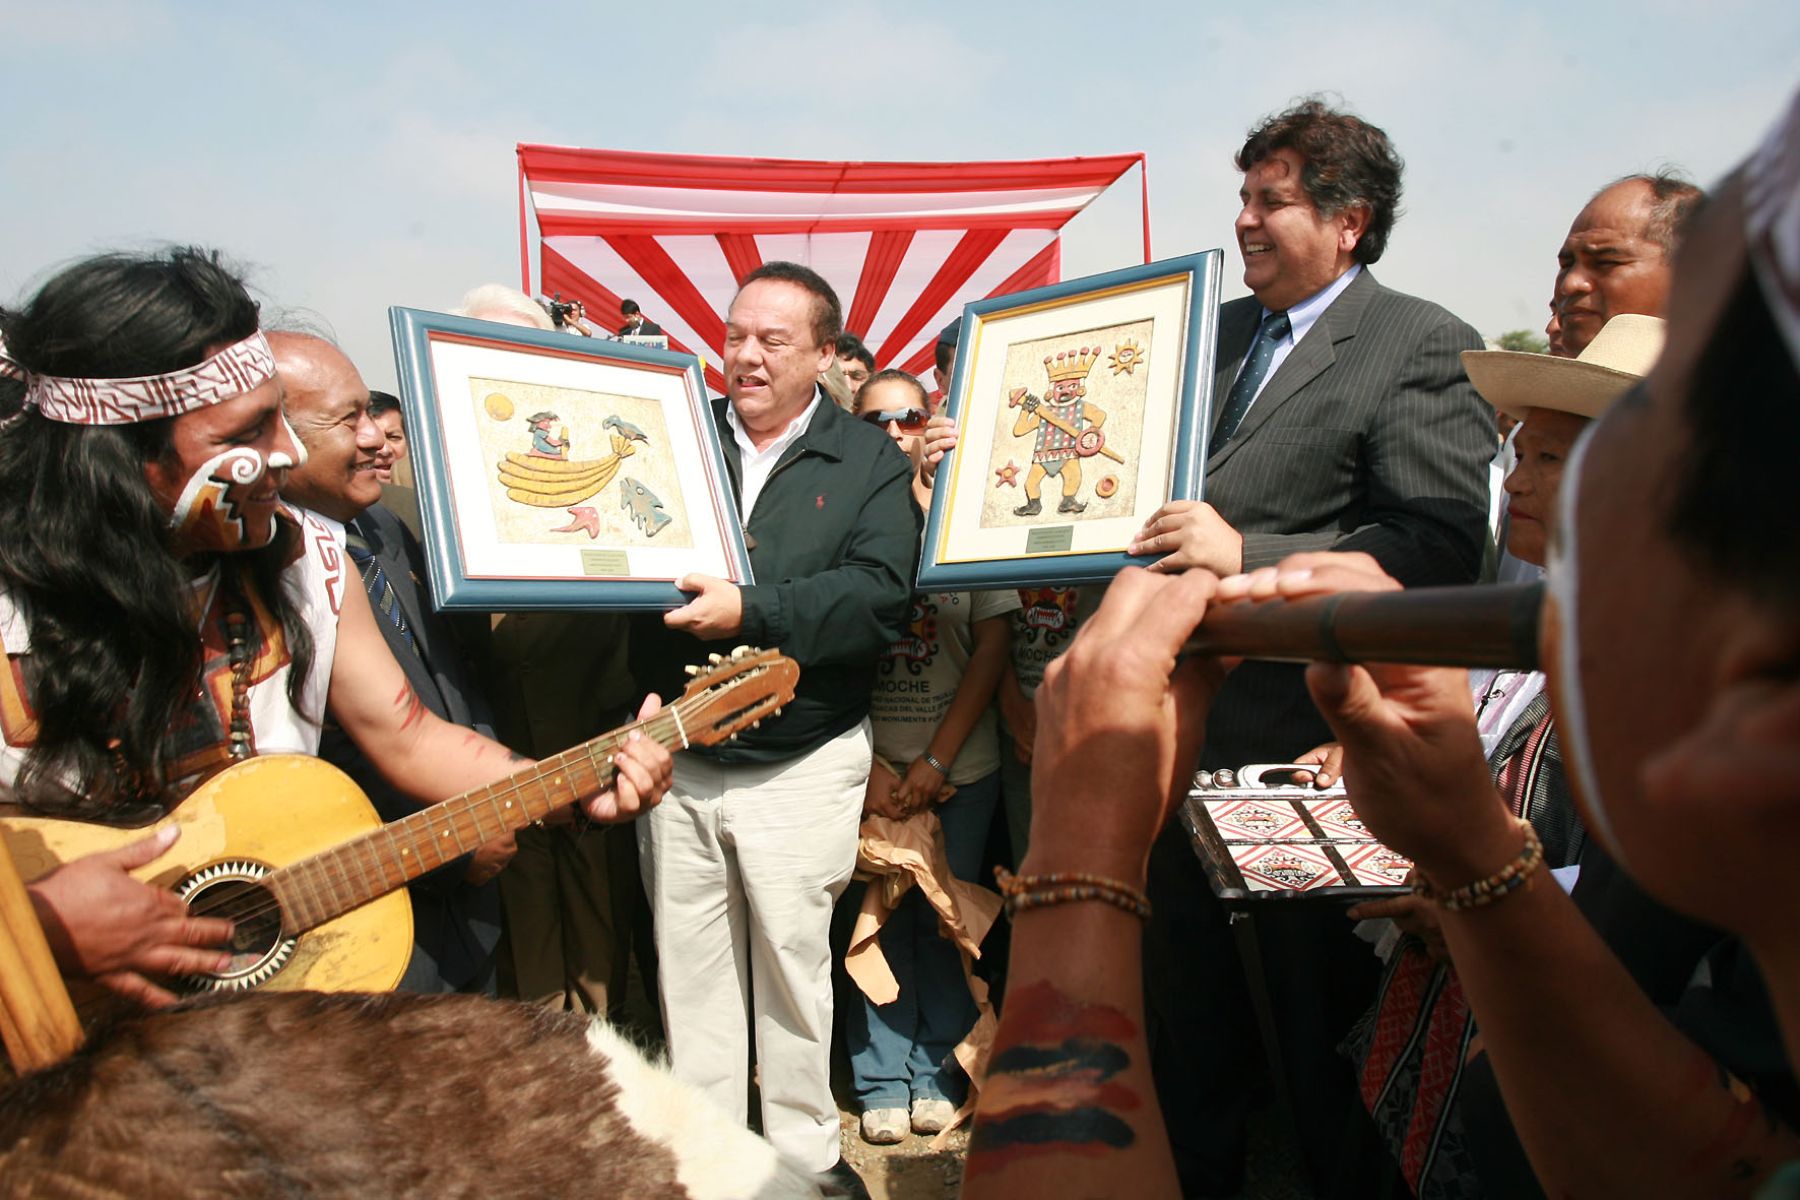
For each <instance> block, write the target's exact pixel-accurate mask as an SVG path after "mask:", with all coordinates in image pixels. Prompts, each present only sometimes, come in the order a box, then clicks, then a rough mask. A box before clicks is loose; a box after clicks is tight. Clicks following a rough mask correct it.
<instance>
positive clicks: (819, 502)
mask: <svg viewBox="0 0 1800 1200" xmlns="http://www.w3.org/2000/svg"><path fill="white" fill-rule="evenodd" d="M813 507H814V508H824V507H825V497H824V496H815V497H814V498H813Z"/></svg>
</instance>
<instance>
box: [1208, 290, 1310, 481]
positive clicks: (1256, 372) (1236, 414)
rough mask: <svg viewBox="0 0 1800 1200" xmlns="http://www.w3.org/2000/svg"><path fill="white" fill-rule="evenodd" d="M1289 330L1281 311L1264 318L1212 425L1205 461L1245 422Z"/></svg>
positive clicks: (1222, 447) (1286, 318) (1289, 325)
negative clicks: (1222, 407) (1258, 390)
mask: <svg viewBox="0 0 1800 1200" xmlns="http://www.w3.org/2000/svg"><path fill="white" fill-rule="evenodd" d="M1291 328H1293V326H1292V325H1291V324H1290V323H1289V321H1288V315H1287V314H1286V313H1284V312H1278V313H1270V314H1269V315H1268V316H1266V317H1264V318H1263V323H1262V327H1261V328H1260V329H1258V330H1257V331H1256V338H1255V340H1253V341H1252V342H1251V343H1250V353H1249V354H1248V355H1247V356H1246V357H1245V358H1244V369H1243V370H1242V371H1239V372H1238V377H1237V382H1236V383H1234V384H1232V385H1231V394H1230V395H1229V396H1227V397H1225V411H1224V412H1222V413H1220V414H1219V423H1218V424H1217V425H1215V426H1213V435H1212V442H1211V444H1209V445H1208V446H1207V447H1206V455H1207V457H1208V458H1211V457H1212V456H1213V455H1215V454H1217V453H1218V452H1219V451H1220V450H1223V449H1224V448H1225V443H1227V442H1229V441H1230V440H1231V435H1232V434H1234V433H1236V432H1237V431H1238V426H1239V425H1242V424H1243V423H1244V414H1245V413H1248V412H1249V411H1250V404H1251V402H1252V401H1253V400H1255V399H1256V389H1257V388H1259V387H1261V386H1262V381H1263V377H1264V376H1265V375H1267V374H1268V373H1269V362H1270V360H1272V359H1273V358H1274V357H1275V347H1277V346H1279V345H1281V340H1282V339H1283V338H1285V337H1286V336H1287V335H1288V330H1289V329H1291Z"/></svg>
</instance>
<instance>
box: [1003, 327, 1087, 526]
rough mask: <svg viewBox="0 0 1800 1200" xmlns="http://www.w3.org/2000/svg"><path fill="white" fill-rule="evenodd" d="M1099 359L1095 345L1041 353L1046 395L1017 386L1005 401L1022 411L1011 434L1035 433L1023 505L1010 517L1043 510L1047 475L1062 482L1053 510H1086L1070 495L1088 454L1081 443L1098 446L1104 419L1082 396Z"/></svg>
mask: <svg viewBox="0 0 1800 1200" xmlns="http://www.w3.org/2000/svg"><path fill="white" fill-rule="evenodd" d="M1099 357H1100V349H1099V347H1097V346H1096V347H1094V348H1092V349H1089V348H1088V347H1086V346H1083V347H1082V348H1081V349H1080V350H1077V351H1075V352H1073V353H1065V354H1058V355H1056V356H1055V357H1051V356H1049V355H1045V356H1044V371H1045V373H1046V374H1048V375H1049V377H1050V391H1049V394H1048V395H1047V396H1045V397H1044V398H1042V399H1039V398H1038V397H1036V396H1032V395H1028V394H1026V392H1025V389H1023V388H1018V389H1015V390H1014V391H1013V393H1012V395H1011V396H1010V397H1009V403H1011V404H1013V405H1016V406H1017V407H1019V408H1020V409H1021V410H1022V411H1021V412H1020V413H1019V419H1018V420H1017V421H1015V422H1013V436H1014V437H1025V436H1026V435H1028V434H1030V433H1031V432H1032V431H1033V430H1036V431H1037V440H1036V441H1035V442H1033V443H1032V448H1031V470H1030V471H1029V472H1027V473H1026V476H1025V503H1024V504H1022V505H1020V506H1019V507H1018V508H1015V509H1013V514H1014V515H1015V516H1020V517H1035V516H1037V515H1038V514H1039V513H1040V512H1042V511H1043V505H1042V504H1041V503H1040V502H1039V499H1038V498H1039V496H1040V494H1041V493H1042V491H1043V488H1044V480H1045V478H1046V477H1048V476H1051V475H1055V476H1058V477H1060V479H1061V481H1062V501H1061V502H1060V503H1058V504H1057V506H1056V511H1057V512H1059V513H1079V512H1083V511H1085V510H1086V509H1087V503H1086V502H1085V501H1082V500H1077V499H1076V498H1075V494H1076V493H1077V492H1079V491H1080V490H1081V460H1082V458H1084V457H1086V456H1087V455H1089V454H1092V453H1093V449H1091V448H1089V449H1087V450H1086V452H1085V453H1084V446H1087V445H1088V444H1090V443H1091V444H1092V445H1093V446H1098V445H1100V444H1101V441H1102V439H1101V435H1100V427H1101V426H1102V425H1104V424H1105V423H1106V413H1105V412H1104V411H1103V410H1101V409H1099V408H1096V407H1094V406H1093V405H1092V404H1089V403H1088V402H1087V401H1086V400H1085V399H1084V397H1085V396H1086V395H1087V375H1088V372H1089V371H1091V370H1092V369H1093V367H1094V363H1095V361H1096V360H1098V359H1099ZM1084 435H1085V441H1084Z"/></svg>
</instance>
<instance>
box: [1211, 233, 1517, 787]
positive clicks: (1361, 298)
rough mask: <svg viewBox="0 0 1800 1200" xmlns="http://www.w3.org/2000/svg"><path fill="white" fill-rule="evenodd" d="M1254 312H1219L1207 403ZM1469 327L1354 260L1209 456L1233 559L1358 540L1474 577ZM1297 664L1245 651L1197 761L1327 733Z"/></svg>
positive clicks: (1249, 758)
mask: <svg viewBox="0 0 1800 1200" xmlns="http://www.w3.org/2000/svg"><path fill="white" fill-rule="evenodd" d="M1261 317H1262V306H1261V305H1260V304H1259V303H1258V302H1257V301H1256V299H1255V298H1254V297H1245V298H1244V299H1242V300H1234V301H1232V302H1231V303H1229V304H1227V305H1225V306H1224V307H1223V308H1222V309H1221V310H1220V313H1219V349H1218V359H1217V361H1216V363H1215V366H1214V376H1213V414H1214V417H1215V419H1216V418H1217V415H1218V414H1219V413H1220V412H1221V411H1223V409H1224V402H1225V397H1226V395H1227V394H1228V393H1229V392H1230V390H1231V384H1232V382H1233V380H1235V379H1236V378H1237V373H1238V368H1239V367H1240V366H1241V365H1242V363H1243V360H1244V356H1245V354H1246V353H1247V352H1248V350H1249V346H1250V339H1251V337H1252V336H1253V335H1254V334H1255V332H1256V327H1257V324H1258V322H1259V321H1260V320H1261ZM1481 347H1482V341H1481V338H1480V335H1478V334H1477V333H1476V332H1475V330H1474V329H1473V328H1471V327H1470V326H1469V325H1468V324H1466V323H1465V322H1463V321H1461V320H1458V319H1457V318H1456V317H1454V316H1452V315H1451V314H1450V313H1449V312H1447V311H1445V310H1444V309H1443V308H1440V307H1439V306H1438V305H1436V304H1432V303H1430V302H1429V301H1426V300H1420V299H1418V298H1416V297H1413V296H1407V295H1403V294H1401V293H1399V292H1394V291H1390V290H1388V289H1387V288H1384V287H1382V286H1381V285H1380V284H1379V283H1377V282H1376V281H1375V277H1374V276H1373V275H1372V274H1370V273H1369V271H1368V270H1367V269H1366V268H1365V269H1364V270H1363V272H1362V273H1361V274H1360V275H1358V276H1357V278H1356V279H1355V280H1354V281H1352V282H1351V284H1350V286H1349V287H1347V288H1345V289H1344V293H1343V295H1341V296H1339V297H1338V298H1337V300H1335V301H1334V302H1333V303H1332V305H1331V307H1330V308H1327V309H1326V310H1325V311H1324V313H1322V314H1321V315H1320V317H1319V320H1318V323H1317V324H1316V325H1314V326H1313V328H1312V330H1311V331H1310V332H1309V333H1308V334H1307V335H1306V337H1305V338H1303V339H1301V341H1300V344H1299V345H1297V346H1295V347H1294V349H1293V350H1292V351H1291V352H1290V353H1289V354H1288V356H1287V358H1286V359H1285V360H1284V361H1283V362H1282V364H1281V366H1280V367H1279V368H1278V369H1277V370H1276V371H1275V373H1274V374H1273V375H1271V376H1270V377H1269V381H1268V382H1267V383H1266V384H1265V385H1264V387H1263V391H1262V394H1261V395H1260V396H1258V397H1257V399H1256V403H1255V404H1253V405H1252V406H1251V408H1250V411H1249V413H1248V414H1247V415H1246V416H1245V417H1244V420H1243V423H1242V424H1241V425H1239V426H1238V431H1237V434H1236V435H1235V436H1234V437H1233V438H1232V439H1231V441H1230V443H1229V444H1227V445H1226V446H1224V447H1223V448H1222V449H1220V450H1219V452H1218V453H1217V454H1214V455H1212V456H1211V457H1210V458H1209V459H1208V460H1207V463H1206V475H1205V483H1204V487H1205V492H1204V495H1205V499H1206V500H1207V501H1208V502H1209V503H1210V504H1212V506H1213V507H1214V508H1216V509H1217V510H1218V511H1219V514H1220V515H1221V516H1222V517H1224V518H1225V520H1226V521H1228V522H1230V523H1231V525H1232V527H1233V528H1235V529H1236V530H1237V531H1238V532H1239V533H1241V534H1242V535H1243V537H1244V569H1245V570H1246V571H1250V570H1254V569H1256V568H1257V567H1263V566H1271V565H1273V564H1275V563H1277V562H1279V561H1281V559H1283V558H1285V557H1286V556H1287V555H1289V554H1297V553H1301V552H1303V551H1310V550H1361V551H1365V552H1366V553H1368V554H1370V555H1373V556H1374V558H1375V559H1376V560H1377V561H1378V562H1380V563H1381V565H1382V568H1383V569H1384V570H1386V571H1387V572H1388V573H1389V574H1390V575H1392V576H1394V577H1395V578H1396V579H1398V580H1400V582H1401V583H1403V584H1405V585H1406V586H1408V587H1418V586H1422V585H1427V584H1452V583H1472V582H1474V580H1475V578H1476V576H1477V574H1478V573H1479V572H1480V569H1481V554H1482V548H1483V543H1484V539H1485V537H1486V533H1487V503H1488V460H1489V459H1491V458H1492V457H1493V455H1494V449H1495V446H1496V444H1497V443H1496V441H1495V434H1494V418H1493V410H1492V409H1491V408H1489V407H1488V405H1487V404H1486V403H1485V402H1484V401H1483V400H1482V399H1481V398H1480V396H1478V395H1477V394H1476V392H1475V389H1474V388H1473V387H1471V386H1470V384H1469V381H1468V377H1467V376H1466V375H1465V374H1464V373H1463V369H1462V360H1461V358H1460V357H1459V355H1460V353H1461V352H1462V351H1464V350H1479V349H1481ZM1301 671H1302V668H1299V667H1294V666H1286V665H1280V664H1271V663H1246V664H1244V666H1242V667H1240V668H1239V669H1238V670H1237V671H1235V672H1233V673H1232V675H1231V677H1230V679H1229V680H1228V682H1227V684H1226V686H1225V689H1224V690H1223V691H1222V692H1221V693H1220V695H1219V698H1218V700H1217V701H1216V702H1215V704H1214V706H1213V716H1212V721H1211V723H1210V724H1209V726H1208V729H1207V747H1206V752H1205V756H1204V758H1203V762H1202V765H1205V766H1208V767H1219V766H1229V767H1237V766H1241V765H1243V764H1244V763H1247V762H1285V761H1287V760H1288V759H1289V758H1290V757H1291V756H1293V755H1295V754H1298V753H1300V752H1302V751H1305V750H1307V749H1310V748H1311V747H1313V746H1315V745H1317V744H1319V743H1320V742H1323V741H1326V740H1328V739H1329V737H1330V730H1329V729H1327V728H1326V726H1325V723H1324V721H1323V720H1322V719H1321V718H1320V717H1319V715H1318V713H1317V711H1316V710H1315V709H1314V708H1313V706H1312V702H1311V699H1310V698H1309V697H1308V696H1307V694H1306V689H1305V685H1304V683H1303V681H1302V679H1301Z"/></svg>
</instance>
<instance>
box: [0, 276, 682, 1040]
mask: <svg viewBox="0 0 1800 1200" xmlns="http://www.w3.org/2000/svg"><path fill="white" fill-rule="evenodd" d="M0 413H12V415H11V416H10V417H8V418H7V419H6V420H5V422H4V424H0V495H4V496H6V497H8V503H9V505H11V506H12V507H11V511H9V512H8V513H7V519H6V520H5V521H3V522H0V649H3V651H4V654H5V662H4V666H3V668H0V735H3V738H0V801H4V802H9V803H12V804H16V805H18V806H21V807H23V808H25V809H28V810H31V811H34V812H36V813H39V814H48V815H66V816H69V817H79V818H83V819H90V820H92V819H99V820H108V821H114V822H127V823H129V822H136V821H139V820H142V819H143V818H144V817H146V816H157V815H160V814H161V813H163V812H166V811H167V810H169V809H170V808H172V807H173V806H174V805H175V804H176V803H177V802H178V801H179V800H180V798H181V797H182V796H183V795H184V794H185V793H186V792H187V790H188V789H189V788H191V787H192V786H193V785H194V784H196V783H198V782H199V781H201V780H202V779H204V778H206V777H207V776H209V775H212V774H214V773H216V772H217V771H219V770H220V769H222V768H224V767H226V766H229V765H230V764H231V763H232V762H234V761H237V760H241V759H244V758H248V757H251V756H253V755H257V754H268V753H281V752H286V753H303V754H310V753H313V752H314V751H315V750H316V749H317V746H318V740H319V727H320V722H321V719H322V717H323V716H324V713H325V710H326V709H327V708H329V710H330V712H331V715H332V717H333V718H334V719H335V720H336V722H337V723H338V724H339V725H341V726H342V727H343V728H344V729H345V730H346V731H347V732H348V733H349V734H350V736H351V737H352V738H353V739H354V740H355V741H356V742H357V744H358V745H359V746H360V747H361V748H362V749H363V751H364V753H366V754H367V755H368V757H369V759H370V760H371V761H372V762H374V764H375V765H376V767H377V768H378V769H379V770H380V771H381V772H382V774H383V775H385V776H387V777H388V778H389V779H391V780H392V781H393V782H394V783H395V785H396V786H397V787H399V788H400V789H401V790H403V791H405V792H407V793H408V794H409V795H411V796H413V797H414V798H416V799H418V800H419V801H420V802H421V803H422V804H429V803H432V802H435V801H437V800H441V799H444V798H446V797H449V796H452V795H455V794H457V793H459V792H462V791H464V790H465V789H467V788H469V787H471V786H476V785H480V784H484V783H489V782H492V781H494V780H498V779H501V778H503V777H505V776H508V775H510V774H512V773H514V772H515V771H517V770H519V769H520V767H521V766H523V765H524V761H523V760H521V759H518V758H516V757H515V756H513V755H512V754H511V753H510V752H509V751H508V750H507V749H506V748H505V747H503V746H501V745H499V744H497V743H495V742H493V741H490V740H488V739H486V738H484V737H481V736H480V735H479V734H476V733H474V732H472V731H470V730H467V729H463V728H460V727H458V726H454V725H450V724H447V723H446V722H444V721H442V720H439V719H438V718H437V717H435V716H433V715H432V714H431V713H430V712H429V711H428V710H427V709H426V708H425V707H424V705H423V704H421V702H420V701H419V699H418V697H417V696H416V695H414V694H413V691H412V689H411V687H410V686H409V685H408V684H407V681H406V678H405V675H404V673H403V672H402V670H401V668H400V666H399V665H398V664H397V663H396V662H395V661H394V659H393V655H392V653H391V652H390V651H389V650H388V648H387V644H386V642H385V641H384V639H383V637H382V635H381V632H380V630H379V629H378V628H377V627H376V625H375V624H374V616H373V613H372V610H371V608H370V605H369V600H368V596H367V593H366V592H365V591H364V589H363V588H362V587H361V586H359V585H358V583H357V581H356V580H355V579H354V578H353V577H351V576H350V575H349V574H348V572H347V569H346V564H345V563H344V562H343V561H342V558H341V556H340V553H339V550H338V546H337V543H336V542H335V541H334V540H333V539H332V538H331V537H330V536H329V535H328V534H326V533H325V531H324V530H323V528H321V527H319V526H318V525H317V522H315V521H312V520H310V519H306V518H302V517H298V516H296V515H295V514H294V513H293V512H291V511H290V510H288V509H286V508H284V507H283V506H282V505H281V503H280V500H279V496H278V491H279V488H280V486H281V483H282V481H283V479H284V477H285V474H286V471H287V470H288V469H289V468H290V467H293V466H295V465H297V464H298V463H299V462H303V461H304V453H305V452H304V451H303V450H302V449H301V448H300V446H299V444H298V442H297V440H296V439H295V438H294V436H293V431H292V430H291V428H290V427H289V426H288V423H287V420H286V417H285V415H284V413H283V411H282V392H281V384H280V383H279V381H278V380H277V378H276V376H275V370H274V361H273V358H272V356H271V354H270V352H269V348H268V344H267V342H266V341H265V340H264V338H263V335H262V333H261V332H260V331H259V330H258V328H257V310H256V305H255V303H254V302H253V301H252V300H251V299H250V297H249V295H248V294H247V293H246V292H245V290H244V288H243V285H242V284H241V283H240V282H239V280H238V279H237V278H236V277H235V276H234V275H233V274H232V273H231V272H230V271H229V270H227V269H226V268H225V267H224V266H223V265H222V264H221V263H220V261H219V259H218V257H217V255H215V254H210V253H207V252H204V251H199V250H193V249H176V250H172V251H169V252H166V253H163V254H158V255H106V256H101V257H98V258H94V259H90V260H88V261H86V262H82V263H78V264H76V265H75V266H72V267H70V268H68V269H67V270H65V271H63V272H61V273H60V274H58V275H57V276H56V277H54V278H52V279H51V280H50V281H49V282H48V283H46V284H45V285H44V286H43V288H42V289H41V290H40V291H39V292H38V293H37V295H36V296H34V297H33V298H32V299H31V300H30V301H29V302H28V303H26V304H25V305H24V306H23V307H22V308H20V309H19V310H17V311H11V310H5V311H0ZM347 580H348V583H347V582H346V581H347ZM657 704H658V701H657V699H656V698H655V697H654V696H653V697H650V698H649V700H648V701H647V703H646V709H645V713H644V715H648V713H649V711H652V710H653V709H654V708H655V707H656V706H657ZM615 762H616V766H617V769H618V775H617V778H616V782H615V786H614V788H612V789H609V790H607V791H604V792H601V793H600V794H599V795H597V796H594V797H591V798H588V799H586V800H585V801H583V806H584V808H585V810H586V812H587V814H588V816H589V817H590V818H592V819H594V820H598V821H615V820H630V819H631V818H632V817H634V816H635V815H636V814H637V813H638V812H639V811H640V810H641V809H643V808H646V807H648V806H650V805H653V804H655V803H656V801H657V800H658V799H660V798H661V796H662V793H663V791H664V789H665V788H666V787H667V786H668V782H669V777H670V757H669V753H668V751H667V750H665V749H664V748H663V747H662V746H660V745H658V744H657V743H656V742H655V741H654V740H652V739H650V738H647V737H641V736H637V735H636V734H633V735H632V736H631V738H630V740H628V741H627V742H626V743H625V744H624V745H623V746H622V747H621V748H620V750H619V751H618V753H617V755H616V759H615ZM174 836H175V835H174V834H173V832H172V831H168V830H165V831H163V832H162V833H159V834H157V835H155V836H154V837H151V838H146V839H144V840H142V841H140V842H137V843H134V844H132V845H129V846H126V847H124V848H122V849H119V850H115V851H112V852H109V853H104V854H96V855H92V856H90V857H87V858H83V859H80V860H78V861H76V862H72V863H69V864H68V865H66V866H64V867H62V868H61V869H59V870H57V871H56V872H54V873H52V874H50V875H48V876H46V877H44V878H43V879H41V880H38V881H37V882H36V883H34V884H33V885H32V886H31V889H30V890H31V894H32V899H33V902H34V904H35V906H36V908H37V911H38V914H39V917H40V918H41V919H42V921H43V923H44V926H45V928H46V931H47V933H48V935H49V937H50V941H51V945H52V948H53V949H54V950H55V952H56V954H57V958H58V962H59V964H60V965H61V966H62V968H63V969H64V970H65V971H66V972H68V973H70V974H77V975H85V976H89V977H91V978H93V979H95V980H96V981H97V982H99V983H101V984H103V985H105V986H106V987H108V988H110V989H111V990H113V991H115V992H118V993H121V994H123V995H125V996H128V997H131V998H133V999H136V1000H138V1001H141V1002H143V1003H146V1004H152V1005H157V1004H167V1003H170V1002H172V1001H173V999H174V997H173V995H172V994H171V993H170V992H168V991H167V990H165V989H164V988H162V987H160V986H158V985H157V984H156V983H154V982H152V980H151V977H152V976H157V975H174V974H180V973H184V972H192V971H207V970H213V969H217V968H219V967H220V966H222V964H223V962H224V961H225V958H226V956H224V955H223V954H222V953H221V952H220V951H219V950H217V949H214V947H217V946H218V945H220V944H221V943H223V942H224V940H225V939H226V938H227V937H228V936H229V934H230V925H229V923H228V922H225V921H221V920H216V919H208V918H202V917H196V916H191V915H189V913H188V912H187V910H186V908H185V907H184V906H183V905H182V903H181V902H180V901H179V900H178V899H176V897H175V896H174V895H172V894H170V893H168V892H165V891H162V890H159V889H155V888H151V887H149V886H147V885H145V884H141V883H138V882H137V881H135V880H133V879H131V878H130V877H129V876H128V875H126V873H125V872H126V871H127V870H129V869H131V868H133V867H136V866H141V865H143V864H146V863H148V862H150V861H151V860H153V859H155V858H157V857H158V856H159V855H160V854H162V852H163V851H165V850H167V849H168V847H169V846H170V844H172V842H173V840H174Z"/></svg>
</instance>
